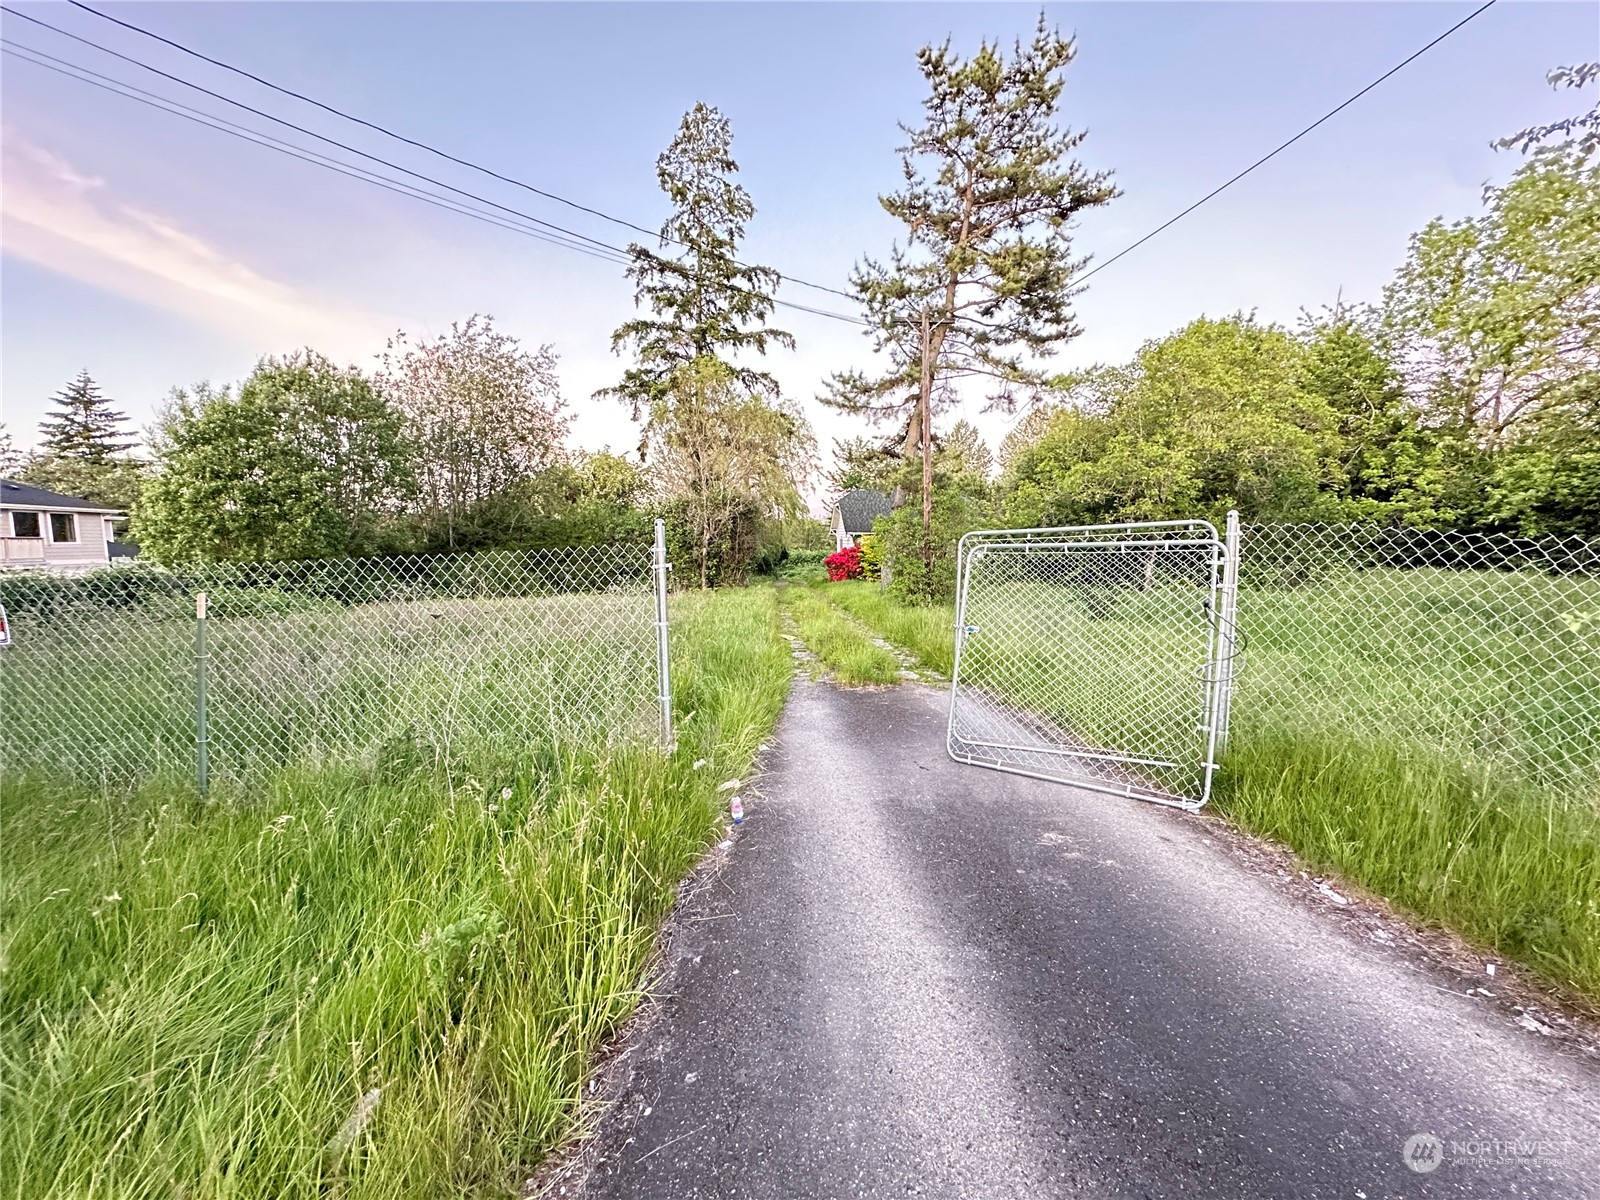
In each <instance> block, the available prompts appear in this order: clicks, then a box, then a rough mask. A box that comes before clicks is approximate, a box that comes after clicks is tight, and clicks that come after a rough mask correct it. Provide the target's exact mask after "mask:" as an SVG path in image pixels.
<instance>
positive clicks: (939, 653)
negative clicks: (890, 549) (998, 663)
mask: <svg viewBox="0 0 1600 1200" xmlns="http://www.w3.org/2000/svg"><path fill="white" fill-rule="evenodd" d="M823 594H824V595H826V596H827V598H828V599H829V600H831V601H833V602H834V603H835V604H837V605H838V606H839V607H840V608H842V609H844V610H845V611H846V612H848V613H849V614H850V615H851V616H853V617H855V618H856V619H857V620H859V621H864V622H865V623H866V624H868V625H870V626H871V627H872V628H873V629H875V630H877V632H878V633H879V634H880V635H881V636H882V637H883V638H884V640H885V641H890V642H893V643H894V644H895V645H896V646H899V647H900V648H901V649H903V650H906V651H908V652H909V653H910V654H912V655H914V656H915V657H916V659H917V661H918V662H920V663H921V664H922V665H923V666H925V667H927V668H928V669H930V670H933V671H937V672H938V673H939V674H941V675H943V676H945V677H946V678H949V676H950V672H951V670H952V668H953V666H954V660H955V619H956V617H955V609H954V608H953V607H952V606H951V605H948V604H937V605H918V606H915V607H913V606H910V605H906V604H901V603H899V602H897V601H896V600H894V599H893V598H892V597H890V596H887V595H885V594H884V592H883V591H882V590H881V589H880V588H879V587H878V585H877V584H876V583H872V582H869V581H867V580H861V579H854V580H848V581H846V582H843V583H830V584H828V585H827V586H826V587H825V588H824V592H823Z"/></svg>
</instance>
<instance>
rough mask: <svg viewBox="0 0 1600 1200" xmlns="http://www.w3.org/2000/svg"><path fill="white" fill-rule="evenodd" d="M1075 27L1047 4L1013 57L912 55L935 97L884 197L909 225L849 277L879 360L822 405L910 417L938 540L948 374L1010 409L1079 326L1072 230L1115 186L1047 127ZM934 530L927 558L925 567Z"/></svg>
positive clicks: (991, 52)
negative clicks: (939, 420)
mask: <svg viewBox="0 0 1600 1200" xmlns="http://www.w3.org/2000/svg"><path fill="white" fill-rule="evenodd" d="M1074 54H1075V50H1074V46H1073V43H1072V40H1071V39H1070V38H1063V37H1062V36H1061V35H1060V33H1059V32H1057V31H1053V30H1051V29H1049V28H1048V27H1047V25H1046V23H1045V20H1044V17H1043V15H1042V14H1041V16H1040V19H1039V27H1038V30H1037V32H1036V33H1035V35H1034V38H1033V41H1032V42H1031V43H1028V44H1026V45H1024V44H1023V43H1022V42H1020V41H1019V42H1017V44H1016V48H1015V50H1014V52H1013V53H1012V54H1011V55H1010V56H1009V57H1007V56H1005V55H1004V54H1002V53H1001V50H1000V47H999V46H998V45H990V44H989V43H987V42H985V43H984V44H983V45H982V46H980V47H979V49H978V52H977V53H976V54H975V55H973V56H972V57H971V58H962V57H960V56H959V55H957V54H955V53H953V52H952V51H951V49H950V44H949V42H948V41H947V42H945V44H944V45H942V46H926V47H924V48H923V49H922V50H921V51H920V52H919V53H918V56H917V59H918V62H919V64H920V65H921V67H922V74H923V78H924V79H926V80H927V83H928V97H927V99H926V100H924V101H923V110H924V115H923V122H922V124H921V125H920V126H918V127H915V128H913V127H911V126H909V125H906V126H902V127H901V128H902V129H903V130H904V131H905V133H906V135H907V137H908V139H909V140H908V142H907V144H906V145H905V146H903V147H901V151H900V152H901V157H902V164H903V167H904V171H905V179H906V186H905V187H904V189H903V190H901V191H898V192H895V193H893V194H891V195H888V196H882V197H880V198H879V203H881V204H882V205H883V208H884V211H886V212H887V213H889V215H890V216H892V217H895V218H896V219H897V220H899V221H901V222H903V223H904V225H905V227H906V242H905V244H904V245H903V246H902V245H899V244H896V245H895V246H894V247H893V248H892V250H891V252H890V257H889V261H888V262H887V263H883V262H876V261H873V260H871V259H867V260H865V261H864V262H863V263H862V264H861V266H860V267H859V268H857V270H856V272H855V274H854V276H853V277H852V279H851V283H852V286H853V287H854V289H855V291H856V293H857V295H858V296H859V297H860V299H861V303H862V305H863V306H864V307H865V308H866V310H867V316H868V318H869V320H870V322H871V328H870V329H869V330H868V333H869V335H870V336H872V337H873V339H874V343H875V349H876V350H878V351H879V352H881V353H883V354H885V355H886V356H887V358H888V362H887V363H886V364H885V369H884V370H882V371H881V372H879V373H877V374H875V375H869V374H867V373H864V372H860V371H849V372H845V373H843V374H840V375H836V376H834V377H833V378H832V379H831V380H830V381H829V385H828V391H827V393H826V394H825V395H824V396H823V402H824V403H826V404H829V405H831V406H833V407H835V408H838V409H842V410H844V411H846V412H853V413H858V414H860V415H863V416H866V417H868V418H869V419H871V420H883V419H887V418H891V417H898V418H899V419H900V420H902V421H904V423H905V430H906V433H905V447H906V451H907V455H906V456H907V458H910V457H911V456H912V455H918V456H920V458H921V459H922V527H923V531H924V537H925V540H926V539H928V538H929V537H930V536H931V512H932V471H933V430H932V411H931V410H932V409H933V407H934V404H935V400H936V398H937V397H939V396H941V395H943V396H947V397H954V396H955V395H956V394H957V393H956V392H954V391H951V390H949V389H950V387H951V385H952V384H959V382H960V381H962V380H966V379H982V380H986V381H987V386H988V387H989V390H990V398H991V401H992V402H994V403H997V404H999V405H1000V406H1001V407H1005V408H1009V407H1011V406H1012V405H1013V404H1014V402H1015V398H1016V394H1017V392H1018V391H1019V390H1032V389H1034V388H1038V387H1042V386H1043V385H1044V383H1045V375H1044V374H1043V372H1042V371H1041V370H1040V369H1039V368H1038V365H1037V361H1036V360H1038V359H1040V358H1043V357H1045V356H1048V355H1050V354H1053V353H1054V352H1055V351H1056V349H1057V348H1058V347H1059V346H1060V345H1061V344H1062V343H1064V342H1066V341H1067V340H1068V339H1070V338H1073V337H1076V336H1077V334H1078V332H1079V329H1078V326H1077V323H1076V321H1075V320H1074V317H1073V313H1072V307H1071V303H1070V301H1071V298H1072V296H1073V294H1074V289H1073V286H1072V280H1073V276H1074V275H1075V274H1077V273H1078V272H1079V271H1080V270H1081V269H1082V267H1083V266H1084V262H1085V260H1083V259H1074V258H1073V257H1072V252H1071V237H1070V234H1069V228H1070V225H1071V222H1072V220H1073V218H1074V217H1076V216H1077V215H1078V214H1079V213H1081V212H1083V211H1084V210H1085V209H1089V208H1094V207H1096V206H1098V205H1102V204H1106V203H1108V202H1109V201H1110V200H1112V199H1113V198H1115V197H1116V195H1117V190H1116V188H1115V187H1114V186H1113V185H1112V183H1111V179H1110V175H1109V173H1107V172H1103V171H1102V172H1093V171H1088V170H1086V169H1085V168H1084V167H1083V166H1082V164H1080V163H1079V162H1078V161H1077V160H1076V159H1074V158H1073V157H1072V153H1073V151H1074V150H1075V149H1076V148H1077V147H1078V145H1079V144H1080V143H1081V142H1082V141H1083V138H1084V134H1083V133H1081V132H1073V131H1072V130H1070V129H1060V128H1058V127H1057V126H1056V123H1055V121H1056V114H1057V112H1058V111H1059V109H1060V101H1061V91H1062V86H1063V72H1064V71H1065V70H1066V67H1067V65H1068V64H1069V63H1070V62H1071V61H1072V59H1073V56H1074ZM933 552H934V551H933V547H932V544H931V541H929V543H928V544H927V545H926V546H925V547H924V554H925V556H927V557H928V561H929V562H930V563H931V556H932V554H933Z"/></svg>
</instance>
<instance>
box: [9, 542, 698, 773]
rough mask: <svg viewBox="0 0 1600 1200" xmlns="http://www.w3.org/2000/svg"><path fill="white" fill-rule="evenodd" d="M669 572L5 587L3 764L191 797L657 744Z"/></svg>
mask: <svg viewBox="0 0 1600 1200" xmlns="http://www.w3.org/2000/svg"><path fill="white" fill-rule="evenodd" d="M664 563H665V559H664V556H663V554H662V552H661V549H660V543H659V538H658V544H657V547H655V548H654V549H653V548H652V547H650V546H648V545H622V546H591V547H576V548H570V549H560V550H544V551H532V552H504V553H492V554H480V555H433V556H413V557H402V558H383V559H345V560H315V561H306V562H289V563H252V564H218V565H208V566H205V567H197V568H194V569H183V570H171V571H169V570H162V569H159V568H154V567H142V566H141V567H132V568H122V569H118V570H108V571H99V572H94V573H92V574H87V575H79V576H65V575H43V574H26V575H22V574H9V575H0V604H4V606H5V609H6V611H7V614H8V615H9V617H10V623H11V632H12V645H11V646H10V647H9V648H8V649H5V650H3V651H0V756H3V762H4V766H5V768H6V769H7V770H8V771H13V770H14V771H31V770H39V771H47V772H51V773H55V774H60V775H67V776H70V777H73V778H75V779H77V780H79V781H81V782H89V783H95V784H101V783H104V784H108V785H109V784H114V785H126V784H129V783H136V782H138V781H139V780H141V779H143V778H147V777H149V776H151V775H154V774H157V773H160V772H168V771H182V772H185V773H188V772H197V773H198V774H199V777H200V783H201V786H202V787H204V786H205V785H206V782H207V778H206V777H207V774H208V773H209V777H210V779H211V780H212V781H216V782H225V783H231V784H248V783H250V782H252V781H254V780H258V779H260V778H261V777H262V776H263V775H264V774H265V773H267V772H270V771H272V770H276V769H279V768H282V767H287V766H294V765H300V764H307V765H315V764H320V763H326V762H354V763H373V762H376V761H377V760H379V759H382V758H383V757H384V756H386V755H394V754H397V753H401V754H405V755H408V756H415V755H416V754H418V753H426V754H432V755H439V756H444V757H447V758H449V759H451V760H459V759H462V758H468V757H470V756H472V755H475V754H480V753H485V752H488V753H503V752H512V753H515V752H517V751H519V750H524V751H525V750H526V749H527V748H528V747H529V746H531V745H535V744H538V743H540V742H546V741H552V740H558V739H579V740H583V741H585V742H588V743H591V744H593V743H596V742H608V741H614V740H619V739H635V738H644V737H650V736H654V735H655V734H656V733H657V732H659V731H661V729H662V720H663V715H664V713H663V708H664V706H662V705H661V700H660V697H661V695H662V694H663V693H664V692H665V691H666V686H665V685H666V681H665V671H666V663H665V661H664V657H665V656H664V653H663V652H662V647H663V645H664V637H665V618H664V604H663V603H662V601H663V600H664V586H665V578H666V572H665V566H664ZM202 594H203V595H204V597H205V600H204V602H203V603H202V602H201V601H200V597H201V596H202ZM667 715H668V717H669V714H667ZM666 732H667V736H669V737H670V730H668V731H666Z"/></svg>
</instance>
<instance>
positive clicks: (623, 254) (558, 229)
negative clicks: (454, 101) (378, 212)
mask: <svg viewBox="0 0 1600 1200" xmlns="http://www.w3.org/2000/svg"><path fill="white" fill-rule="evenodd" d="M0 11H4V12H6V13H9V14H11V15H12V16H16V17H21V18H22V19H23V20H25V21H29V22H31V23H33V24H35V25H38V26H40V27H42V28H44V29H48V30H50V31H51V32H52V33H56V34H60V35H61V36H63V37H66V38H70V39H71V40H73V41H75V42H79V43H81V44H83V45H85V46H89V47H91V48H92V49H95V50H99V51H101V52H102V53H104V54H109V55H111V56H112V57H113V58H116V59H120V60H121V61H123V62H127V63H130V64H132V65H133V66H136V67H139V68H140V69H142V70H145V71H149V72H151V73H152V74H155V75H158V76H160V77H161V78H163V79H166V80H169V81H171V82H173V83H176V84H179V85H180V86H183V87H186V88H190V89H192V90H193V91H197V92H200V93H201V94H203V95H206V96H209V97H211V98H212V99H215V100H220V101H222V102H223V103H225V104H229V105H232V106H233V107H234V108H238V109H241V110H243V111H245V112H248V113H251V114H252V115H254V116H257V117H261V118H262V119H264V120H267V121H271V122H273V123H274V124H277V125H282V126H284V127H285V128H288V129H292V130H294V131H295V132H296V133H300V134H303V135H305V136H306V137H310V138H314V139H316V140H317V141H319V142H325V143H327V144H328V145H330V146H335V147H337V148H338V149H340V150H344V151H346V152H348V153H350V154H355V155H358V156H359V157H361V158H365V159H368V160H369V161H371V162H375V163H380V164H381V165H383V166H385V167H388V168H390V169H391V170H395V171H399V172H401V173H402V174H405V175H409V176H411V177H412V178H414V179H420V180H423V181H424V182H426V183H431V184H433V185H434V186H435V187H440V188H444V189H445V190H446V191H449V192H453V193H455V194H456V195H458V196H462V197H465V198H467V199H468V200H474V201H477V202H478V203H479V204H484V205H487V206H489V207H490V208H496V209H499V210H500V211H501V212H504V213H507V214H509V215H511V216H513V217H517V218H519V219H521V220H523V221H528V222H531V223H533V224H534V225H537V226H540V227H541V228H542V229H543V230H546V231H549V232H550V233H551V234H553V235H561V236H560V237H556V236H550V237H546V238H545V239H544V240H546V241H549V242H552V243H553V244H556V245H566V246H568V248H570V249H578V248H579V247H577V246H576V245H572V244H571V242H572V241H577V242H583V243H587V246H588V247H593V248H594V249H595V250H599V251H608V252H610V254H613V255H617V256H619V257H618V258H617V259H611V260H609V261H616V262H618V263H619V264H624V263H630V262H632V261H633V256H632V255H631V254H630V252H629V251H628V250H627V249H625V248H624V247H621V246H615V245H612V244H611V243H609V242H603V241H600V240H599V239H598V238H592V237H590V236H588V235H587V234H583V233H579V232H577V231H576V230H572V229H568V228H566V227H565V226H562V225H557V224H555V223H554V222H551V221H546V220H544V219H542V218H540V217H536V216H534V215H533V214H531V213H527V212H523V211H522V210H521V209H516V208H511V207H509V206H508V205H504V204H501V203H499V202H498V201H495V200H491V199H489V198H488V197H485V196H481V195H479V194H477V193H476V192H470V191H467V190H466V189H464V188H459V187H456V186H454V185H453V184H449V183H446V182H445V181H443V180H441V179H436V178H434V177H433V176H431V175H425V174H423V173H422V172H420V171H413V170H411V169H410V168H409V167H404V166H401V165H400V164H399V163H396V162H392V161H390V160H389V159H386V158H383V157H381V156H379V155H376V154H370V153H368V152H367V151H365V150H361V149H358V148H357V147H355V146H351V145H348V144H347V143H345V142H341V141H339V140H337V139H336V138H330V137H327V136H325V135H323V134H320V133H317V132H316V131H315V130H311V129H307V128H305V127H304V126H302V125H297V124H295V123H294V122H293V121H288V120H285V119H284V118H282V117H277V116H274V115H273V114H271V113H269V112H264V111H262V110H261V109H259V108H255V107H252V106H251V105H249V104H245V103H244V102H243V101H240V100H235V99H233V98H232V97H230V96H226V95H224V94H222V93H221V92H217V91H214V90H212V89H211V88H208V87H205V86H203V85H201V84H198V83H195V82H193V81H191V80H188V79H184V78H183V77H181V76H178V75H174V74H171V73H170V72H167V71H163V70H162V69H161V68H159V67H155V66H152V65H151V64H149V63H146V62H143V61H142V60H140V59H138V58H135V57H133V56H131V55H128V54H123V53H122V52H120V51H117V50H113V49H111V48H110V47H109V46H103V45H101V44H100V43H98V42H95V41H92V40H91V39H89V38H86V37H82V36H80V35H78V34H75V33H71V32H69V31H67V30H65V29H61V28H58V27H57V26H55V25H52V24H50V23H49V22H48V21H42V20H40V19H39V18H37V17H33V16H30V15H28V14H27V13H24V12H19V11H17V10H16V9H13V8H10V7H7V6H5V5H0ZM34 53H39V52H38V51H34ZM57 61H61V60H57ZM36 65H41V66H42V65H44V64H42V63H36ZM70 65H72V66H74V67H77V64H70ZM49 69H54V68H49ZM77 69H79V70H86V68H81V67H77ZM58 73H62V74H67V73H66V72H58ZM68 77H69V78H77V77H76V76H72V75H70V74H69V75H68ZM102 78H103V77H102ZM80 82H84V83H89V82H90V81H89V80H86V79H80ZM95 86H99V85H95ZM107 90H115V89H107ZM119 94H125V93H119ZM128 98H129V99H134V97H132V96H129V97H128ZM146 103H148V102H146ZM154 107H160V106H159V105H155V106H154ZM167 111H171V110H167ZM191 111H197V110H191ZM175 115H176V114H175ZM208 115H209V114H208ZM202 123H204V122H202ZM252 132H256V131H252ZM262 136H264V135H262ZM245 140H252V139H249V138H246V139H245ZM258 144H260V143H258ZM300 149H303V147H302V148H300ZM295 157H302V156H301V155H298V154H297V155H295ZM348 165H349V164H346V166H348ZM335 169H338V168H335ZM355 169H358V168H352V170H355ZM340 173H341V174H350V173H351V171H350V170H341V171H340ZM391 182H394V181H391ZM380 186H381V185H380ZM399 186H407V187H409V186H411V185H399ZM387 190H395V189H394V188H393V187H390V188H388V189H387ZM408 194H409V193H408ZM457 211H460V210H457ZM481 217H482V214H480V219H481ZM569 239H570V240H569ZM586 248H587V247H586ZM594 256H595V257H605V256H604V255H598V254H597V255H594ZM725 286H726V290H729V291H735V292H744V293H747V294H751V295H757V294H761V293H756V292H754V291H753V289H750V288H744V287H739V286H738V285H725ZM762 295H763V296H764V294H762ZM764 298H767V299H770V300H771V302H772V303H773V304H775V305H779V306H782V307H784V308H789V309H794V310H796V311H799V312H805V313H810V314H812V315H814V316H820V317H827V318H829V319H831V320H835V321H843V322H846V323H848V324H852V325H862V326H865V325H867V324H868V322H867V321H865V320H864V319H862V318H860V317H856V316H852V315H849V314H846V313H837V312H832V311H830V310H827V309H821V308H813V307H811V306H809V305H805V304H798V303H795V302H794V301H790V300H782V299H779V298H777V297H765V296H764Z"/></svg>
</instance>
